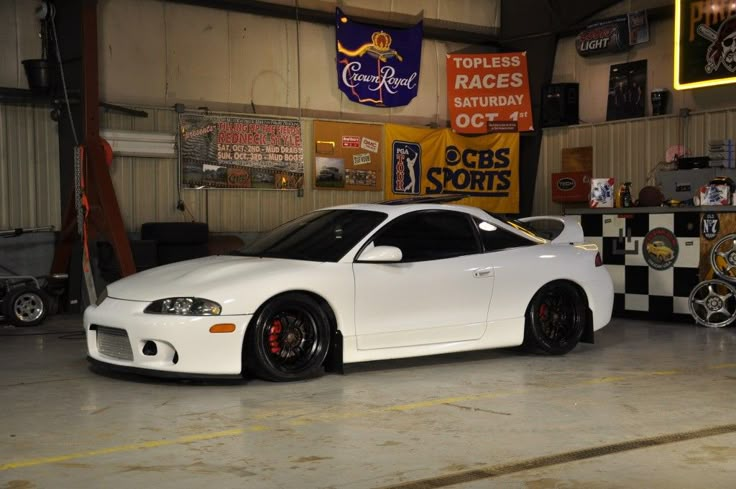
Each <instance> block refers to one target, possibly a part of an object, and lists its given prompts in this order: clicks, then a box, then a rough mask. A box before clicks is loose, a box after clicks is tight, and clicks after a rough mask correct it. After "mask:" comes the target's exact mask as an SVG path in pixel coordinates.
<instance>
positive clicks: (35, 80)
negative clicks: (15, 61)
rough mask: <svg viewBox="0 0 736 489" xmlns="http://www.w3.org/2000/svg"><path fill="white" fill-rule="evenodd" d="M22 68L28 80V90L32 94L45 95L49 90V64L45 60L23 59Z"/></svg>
mask: <svg viewBox="0 0 736 489" xmlns="http://www.w3.org/2000/svg"><path fill="white" fill-rule="evenodd" d="M23 68H25V71H26V78H27V79H28V88H30V89H31V91H32V92H36V93H46V92H48V90H49V85H50V82H49V80H50V78H51V64H50V63H49V61H48V60H46V59H24V60H23Z"/></svg>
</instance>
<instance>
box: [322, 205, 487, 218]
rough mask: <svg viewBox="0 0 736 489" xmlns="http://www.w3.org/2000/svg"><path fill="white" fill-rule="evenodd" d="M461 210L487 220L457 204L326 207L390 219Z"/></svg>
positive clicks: (476, 209) (483, 213)
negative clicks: (410, 213) (386, 216)
mask: <svg viewBox="0 0 736 489" xmlns="http://www.w3.org/2000/svg"><path fill="white" fill-rule="evenodd" d="M448 208H449V209H452V210H461V211H464V212H467V213H469V214H473V215H476V216H478V217H483V218H488V217H489V215H488V214H486V213H485V212H484V211H483V210H481V209H479V208H477V207H472V206H467V205H458V204H451V205H448V204H432V203H402V204H401V205H394V204H391V203H386V202H378V203H372V204H345V205H338V206H333V207H328V209H350V210H364V211H374V212H383V213H385V214H388V215H389V216H390V217H395V216H400V215H402V214H406V213H409V212H414V211H420V210H447V209H448Z"/></svg>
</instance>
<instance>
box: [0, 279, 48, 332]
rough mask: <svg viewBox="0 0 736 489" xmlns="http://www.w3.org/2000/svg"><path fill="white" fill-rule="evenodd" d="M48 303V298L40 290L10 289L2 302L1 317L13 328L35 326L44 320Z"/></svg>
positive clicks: (28, 288) (29, 288) (33, 288)
mask: <svg viewBox="0 0 736 489" xmlns="http://www.w3.org/2000/svg"><path fill="white" fill-rule="evenodd" d="M49 302H50V301H49V296H48V295H47V294H46V292H44V291H43V290H41V289H37V288H35V287H19V288H17V289H11V290H10V292H8V294H7V295H6V296H5V299H4V301H3V315H4V316H5V320H6V321H8V322H9V323H10V324H12V325H13V326H36V325H38V324H41V322H42V321H43V320H44V319H45V318H46V315H47V314H48V312H49Z"/></svg>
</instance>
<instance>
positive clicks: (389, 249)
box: [358, 246, 404, 263]
mask: <svg viewBox="0 0 736 489" xmlns="http://www.w3.org/2000/svg"><path fill="white" fill-rule="evenodd" d="M403 256H404V255H403V253H401V250H400V249H399V248H397V247H396V246H374V247H373V248H370V249H367V250H365V251H364V252H363V253H361V254H360V256H359V257H358V261H359V262H372V263H397V262H400V261H401V259H402V258H403Z"/></svg>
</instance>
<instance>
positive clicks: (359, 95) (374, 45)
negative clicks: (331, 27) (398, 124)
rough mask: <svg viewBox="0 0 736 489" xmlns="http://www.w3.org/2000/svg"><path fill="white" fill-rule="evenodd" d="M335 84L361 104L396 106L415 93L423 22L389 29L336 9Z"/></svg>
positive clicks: (420, 54)
mask: <svg viewBox="0 0 736 489" xmlns="http://www.w3.org/2000/svg"><path fill="white" fill-rule="evenodd" d="M335 29H336V34H337V53H336V58H335V59H336V62H337V86H338V88H340V90H341V91H342V92H343V93H344V94H345V96H346V97H347V98H348V99H349V100H352V101H353V102H357V103H360V104H364V105H370V106H374V107H399V106H402V105H407V104H408V103H409V102H411V100H412V99H413V98H414V97H416V96H417V91H418V89H419V67H420V65H421V59H422V37H423V36H422V33H423V27H422V22H419V23H417V24H416V25H414V26H412V27H409V28H407V29H389V28H386V27H382V26H377V25H373V24H363V23H360V22H356V21H354V20H353V19H352V18H351V17H350V16H348V15H346V14H345V13H344V12H343V11H342V10H340V8H337V9H336V10H335Z"/></svg>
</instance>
